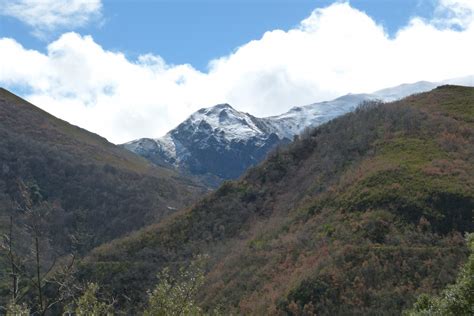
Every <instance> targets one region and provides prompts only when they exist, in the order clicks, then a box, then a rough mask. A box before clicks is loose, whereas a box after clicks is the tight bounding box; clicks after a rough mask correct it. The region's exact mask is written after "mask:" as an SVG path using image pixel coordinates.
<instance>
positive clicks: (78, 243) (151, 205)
mask: <svg viewBox="0 0 474 316" xmlns="http://www.w3.org/2000/svg"><path fill="white" fill-rule="evenodd" d="M203 191H204V188H203V187H200V186H199V185H196V184H195V183H194V182H192V181H190V180H189V179H186V178H183V177H182V176H178V175H177V174H176V173H175V172H173V171H171V170H168V169H165V168H159V167H155V166H152V165H150V164H149V163H148V162H147V161H146V160H144V159H143V158H140V157H138V156H136V155H134V154H132V153H130V152H128V151H127V150H124V149H122V148H120V147H118V146H115V145H113V144H111V143H109V142H107V140H106V139H104V138H101V137H99V136H97V135H95V134H92V133H89V132H87V131H85V130H83V129H80V128H78V127H75V126H72V125H70V124H68V123H66V122H64V121H61V120H59V119H57V118H55V117H53V116H51V115H49V114H47V113H46V112H44V111H42V110H40V109H38V108H36V107H35V106H33V105H31V104H29V103H28V102H26V101H24V100H22V99H20V98H18V97H16V96H14V95H13V94H11V93H9V92H8V91H6V90H3V89H0V236H2V239H1V240H0V246H1V247H0V305H3V306H5V305H4V303H5V299H6V298H7V297H8V296H9V295H8V292H9V289H8V288H9V287H10V284H9V283H8V284H7V282H10V280H9V279H10V273H11V271H10V269H7V268H6V266H10V260H9V258H8V244H9V243H10V241H11V242H12V243H13V247H14V249H13V250H14V251H13V252H14V254H15V256H16V259H17V263H18V265H19V266H21V267H18V269H20V268H21V269H23V268H24V267H26V266H31V262H32V260H33V258H32V254H33V251H32V250H31V249H30V246H31V244H32V242H33V240H34V235H38V237H40V238H39V239H40V241H41V244H40V245H39V246H40V250H41V262H42V264H41V269H42V271H46V270H47V267H48V265H49V264H51V263H52V262H54V261H61V260H60V259H61V258H63V257H64V256H67V255H70V254H75V255H76V257H79V256H80V255H82V254H84V253H86V252H87V251H88V250H90V249H92V248H93V247H95V246H98V245H100V244H102V243H103V242H107V241H110V240H112V239H114V238H117V237H120V236H123V235H125V234H127V233H129V232H131V231H133V230H136V229H138V228H140V227H143V226H144V225H145V224H149V223H152V222H158V221H160V220H161V219H162V218H164V217H166V216H167V215H169V214H170V213H172V212H173V211H174V210H176V209H178V208H181V207H183V206H185V205H188V204H189V203H191V202H192V201H194V200H195V199H196V198H197V197H198V196H199V195H200V194H201V193H202V192H203ZM33 217H35V218H33ZM38 219H39V220H38ZM32 223H33V224H35V225H36V228H37V229H36V231H35V230H34V229H32V227H33V225H32ZM10 230H11V231H12V233H11V234H10ZM34 231H35V232H34ZM26 270H27V269H26ZM25 273H26V275H24V276H22V282H24V284H23V285H27V284H28V282H29V281H28V275H29V273H28V271H25Z"/></svg>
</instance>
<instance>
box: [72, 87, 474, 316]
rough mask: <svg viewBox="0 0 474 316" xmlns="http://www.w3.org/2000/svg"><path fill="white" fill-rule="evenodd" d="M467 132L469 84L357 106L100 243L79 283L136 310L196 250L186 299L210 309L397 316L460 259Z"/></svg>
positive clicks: (469, 211)
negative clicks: (200, 275) (201, 266)
mask: <svg viewBox="0 0 474 316" xmlns="http://www.w3.org/2000/svg"><path fill="white" fill-rule="evenodd" d="M222 110H229V108H228V107H227V106H222V109H221V111H222ZM207 111H208V110H203V111H202V113H200V114H201V115H206V113H208V112H207ZM209 111H210V110H209ZM473 123H474V88H468V87H460V86H441V87H438V88H436V89H434V90H432V91H430V92H425V93H420V94H417V95H413V96H410V97H407V98H404V99H402V100H399V101H395V102H391V103H386V104H381V103H379V102H367V103H365V104H364V105H362V106H360V107H358V108H357V109H356V110H355V111H353V112H349V113H346V114H344V115H342V116H339V117H337V118H335V119H333V120H331V121H329V122H327V123H324V124H321V125H319V126H318V127H316V128H314V129H312V130H310V131H307V132H306V133H303V134H302V135H301V136H300V137H299V138H298V139H296V140H295V141H293V142H291V143H290V144H288V145H286V146H283V147H282V148H280V149H278V150H276V151H273V152H272V153H270V154H269V156H268V157H267V158H266V159H265V160H264V161H263V162H262V163H261V164H259V165H257V166H255V167H253V168H251V169H250V170H248V171H247V172H246V173H245V174H244V175H243V176H242V177H241V178H240V179H238V180H235V181H228V182H225V183H224V184H223V185H221V186H220V188H219V189H217V190H216V191H214V192H212V193H210V194H209V195H207V196H205V197H203V198H202V199H201V200H200V201H198V202H197V203H195V204H194V205H192V206H191V207H188V208H185V209H183V210H181V211H178V212H176V213H175V214H173V216H171V217H168V218H167V219H165V220H163V221H161V222H159V223H156V224H153V225H150V226H148V227H146V228H143V229H141V230H139V231H137V232H135V233H134V234H132V235H130V236H128V237H125V238H120V239H116V240H114V241H113V242H111V243H106V244H103V245H101V246H100V247H97V248H96V249H94V250H93V251H91V252H90V253H89V254H88V255H87V256H86V257H85V258H84V260H83V261H82V263H81V266H80V275H81V276H82V278H83V279H84V280H90V279H92V280H94V281H95V282H98V283H99V284H101V285H102V286H103V289H104V291H106V292H107V293H108V294H109V295H110V296H112V297H115V298H117V308H118V309H120V310H122V311H123V312H124V313H125V314H137V313H139V311H140V310H143V308H144V306H146V299H147V295H146V291H145V289H151V288H153V286H154V284H156V283H157V282H158V281H159V279H157V278H155V277H154V276H155V275H156V274H157V273H158V272H159V271H160V270H162V269H164V268H166V267H168V268H170V269H171V271H173V270H176V269H177V268H178V267H180V266H188V265H189V263H190V262H191V261H192V258H194V256H195V255H197V254H207V255H209V260H208V262H207V265H206V270H205V272H206V281H205V284H204V286H203V288H201V289H200V291H199V295H198V297H197V302H199V303H198V304H199V306H201V307H202V308H203V310H204V311H205V312H208V313H212V311H215V310H220V311H221V314H225V315H315V314H316V315H400V314H402V311H403V310H404V309H406V308H409V307H410V306H411V305H412V304H413V302H414V301H415V299H416V297H417V296H419V295H420V294H422V293H426V294H436V293H439V292H440V291H441V289H442V288H444V287H445V286H446V284H449V283H451V282H453V280H454V279H455V276H456V273H457V271H458V270H459V267H460V266H461V265H462V264H463V262H465V261H466V260H467V255H468V249H467V247H466V243H465V241H464V238H463V235H464V234H465V233H466V232H472V231H473V230H474V223H473V221H472V216H473V210H474V160H473V159H474V126H473ZM249 125H250V122H249ZM255 125H256V124H255ZM466 286H467V285H466ZM471 306H472V305H471Z"/></svg>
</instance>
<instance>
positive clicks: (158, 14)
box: [0, 0, 435, 70]
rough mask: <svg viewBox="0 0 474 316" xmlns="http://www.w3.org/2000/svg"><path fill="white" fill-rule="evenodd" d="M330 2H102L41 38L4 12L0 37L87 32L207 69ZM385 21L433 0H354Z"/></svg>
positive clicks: (110, 43)
mask: <svg viewBox="0 0 474 316" xmlns="http://www.w3.org/2000/svg"><path fill="white" fill-rule="evenodd" d="M333 2H334V1H331V0H312V1H311V0H273V1H270V0H253V1H251V0H240V1H239V0H204V1H199V0H106V1H104V2H103V7H102V17H101V18H100V19H98V20H96V21H94V22H95V23H90V24H87V25H85V26H84V27H73V28H71V27H68V26H62V27H59V28H57V29H55V30H54V31H51V32H48V33H46V34H43V35H42V36H41V37H38V36H35V35H33V31H32V30H31V28H30V27H28V25H25V24H24V23H22V22H21V21H19V20H17V19H15V18H13V17H8V16H4V17H1V18H0V36H1V37H12V38H15V39H16V40H18V41H19V42H20V43H22V44H23V45H24V46H25V47H27V48H30V49H36V50H39V51H44V50H45V47H46V46H45V44H46V43H47V42H48V41H51V40H53V39H55V37H57V36H59V35H60V34H61V33H62V32H65V31H71V30H76V31H77V32H79V33H81V34H91V35H92V36H93V37H94V39H95V40H96V41H97V42H99V43H101V45H102V47H104V48H106V49H109V50H113V51H120V52H123V53H125V54H126V55H127V56H128V57H129V58H132V59H133V58H136V57H137V56H139V55H141V54H144V53H153V54H157V55H160V56H161V57H163V58H164V59H165V60H166V61H167V62H168V63H171V64H183V63H189V64H192V65H193V66H194V67H195V68H197V69H200V70H206V69H207V64H208V62H209V61H210V60H212V59H214V58H218V57H220V56H224V55H227V54H229V53H231V52H232V51H233V50H234V49H235V48H236V47H238V46H240V45H243V44H245V43H247V42H248V41H251V40H253V39H258V38H260V37H261V36H262V35H263V34H264V33H265V32H266V31H269V30H274V29H282V30H288V29H291V28H293V27H295V26H296V25H298V23H299V22H300V21H301V20H303V19H304V18H305V17H307V16H308V15H309V14H311V12H312V11H313V10H314V9H316V8H318V7H325V6H327V5H329V4H331V3H333ZM350 3H351V5H352V6H353V7H354V8H358V9H360V10H362V11H364V12H367V14H368V15H370V16H371V17H373V18H374V20H375V21H376V22H377V23H379V24H381V25H383V26H384V28H385V29H386V30H387V32H388V33H389V34H390V35H393V34H394V33H396V31H397V30H398V29H399V28H400V27H401V26H404V25H406V23H407V22H408V21H409V19H410V18H411V17H413V16H423V17H429V16H431V15H432V14H433V9H434V3H435V2H434V1H432V0H352V1H350Z"/></svg>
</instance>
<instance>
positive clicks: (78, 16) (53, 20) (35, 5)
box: [0, 0, 102, 36]
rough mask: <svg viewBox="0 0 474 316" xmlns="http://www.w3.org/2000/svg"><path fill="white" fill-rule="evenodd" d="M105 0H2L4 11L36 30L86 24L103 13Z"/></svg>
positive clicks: (40, 32) (42, 32)
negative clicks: (103, 0)
mask: <svg viewBox="0 0 474 316" xmlns="http://www.w3.org/2000/svg"><path fill="white" fill-rule="evenodd" d="M101 8H102V2H101V0H0V14H1V15H5V16H11V17H14V18H16V19H18V20H20V21H21V22H23V23H25V24H28V25H29V26H31V27H32V28H33V30H34V34H35V35H38V36H43V35H44V33H45V32H49V31H53V30H55V29H57V28H64V27H66V28H69V29H71V28H75V27H79V26H84V25H86V24H87V23H89V22H90V21H91V20H92V19H94V18H97V17H98V16H100V11H101Z"/></svg>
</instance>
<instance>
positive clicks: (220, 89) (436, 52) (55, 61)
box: [0, 0, 474, 143]
mask: <svg viewBox="0 0 474 316" xmlns="http://www.w3.org/2000/svg"><path fill="white" fill-rule="evenodd" d="M473 12H474V8H473V6H472V1H468V0H440V2H439V5H438V8H437V11H436V13H435V14H434V17H433V18H432V19H430V20H427V19H422V18H418V17H415V18H413V19H412V20H411V21H410V22H409V23H408V24H407V25H406V26H404V27H403V28H401V29H400V30H399V31H398V32H397V33H396V34H395V35H394V36H392V37H390V36H388V35H387V33H386V32H385V31H384V29H383V27H382V26H381V25H378V24H377V23H376V22H375V21H374V20H373V19H372V18H371V17H369V16H368V15H367V14H365V13H364V12H361V11H359V10H356V9H354V8H353V7H351V6H350V4H348V3H340V2H338V3H335V4H333V5H331V6H328V7H326V8H321V9H316V10H315V11H314V12H312V13H311V15H310V16H309V17H307V18H306V19H304V20H303V21H301V23H300V24H299V25H298V26H297V27H295V28H294V29H290V30H287V31H282V30H273V31H269V32H267V33H265V34H264V35H263V36H262V38H260V39H258V40H254V41H251V42H249V43H246V44H245V45H242V46H241V47H238V48H237V49H236V50H235V51H234V52H233V53H232V54H230V55H228V56H224V57H222V58H219V59H216V60H213V61H211V62H210V64H209V70H208V71H207V72H200V71H198V70H196V69H194V68H193V67H192V66H191V65H170V64H168V63H166V61H164V60H163V59H162V58H160V57H159V56H157V55H152V54H146V55H142V56H140V57H139V58H137V59H136V60H130V59H127V58H126V57H125V56H124V55H123V54H121V53H120V52H112V51H107V50H105V49H104V48H102V47H101V46H100V44H98V43H96V42H95V41H94V39H93V38H92V37H90V36H81V35H79V34H77V33H66V34H63V35H62V36H61V37H60V38H59V39H57V40H56V41H54V42H52V43H50V44H49V45H48V47H47V52H46V53H44V54H43V53H40V52H37V51H34V50H28V49H26V48H25V47H22V46H21V45H20V44H19V43H17V42H16V41H15V40H13V39H7V38H3V39H0V84H3V85H7V86H11V87H13V86H15V87H17V86H21V87H25V88H27V89H28V90H29V91H30V93H28V94H27V95H26V98H27V99H28V100H30V101H31V102H33V103H34V104H37V105H38V106H40V107H42V108H43V109H45V110H47V111H49V112H50V113H52V114H53V115H56V116H59V117H61V118H63V119H65V120H68V121H69V122H71V123H73V124H76V125H79V126H81V127H84V128H86V129H89V130H91V131H93V132H96V133H99V134H100V135H103V136H105V137H107V138H108V139H109V140H111V141H113V142H116V143H120V142H124V141H128V140H131V139H135V138H138V137H158V136H161V135H163V134H164V133H166V132H167V131H168V130H169V129H171V128H173V127H175V126H176V125H177V124H179V123H180V122H181V121H182V120H183V119H185V118H186V117H187V116H188V115H189V114H191V113H192V112H193V111H196V110H198V109H199V108H201V107H204V106H212V105H214V104H217V103H221V102H228V103H230V104H232V105H234V106H235V107H236V108H238V109H240V110H244V111H247V112H250V113H252V114H254V115H257V116H266V115H274V114H279V113H281V112H284V111H286V110H288V109H289V108H290V107H291V106H295V105H304V104H308V103H312V102H317V101H323V100H327V99H331V98H334V97H337V96H339V95H343V94H346V93H349V92H352V93H359V92H372V91H375V90H378V89H381V88H386V87H389V86H394V85H398V84H400V83H407V82H416V81H419V80H430V81H440V80H444V79H447V78H455V77H462V76H467V75H472V74H474V63H473V62H472V56H474V23H473V21H474V18H473V16H474V15H473Z"/></svg>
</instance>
